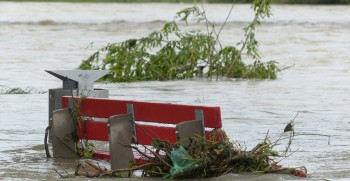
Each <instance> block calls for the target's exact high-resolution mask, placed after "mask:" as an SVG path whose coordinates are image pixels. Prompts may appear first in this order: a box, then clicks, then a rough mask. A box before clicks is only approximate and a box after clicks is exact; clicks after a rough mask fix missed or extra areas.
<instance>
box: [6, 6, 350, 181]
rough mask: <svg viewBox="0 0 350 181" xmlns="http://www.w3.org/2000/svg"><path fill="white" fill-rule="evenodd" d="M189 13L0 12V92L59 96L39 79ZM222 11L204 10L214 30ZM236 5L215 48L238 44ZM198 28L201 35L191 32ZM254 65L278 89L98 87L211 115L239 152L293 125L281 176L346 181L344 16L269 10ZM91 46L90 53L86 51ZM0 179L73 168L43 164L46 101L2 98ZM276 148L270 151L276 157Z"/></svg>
mask: <svg viewBox="0 0 350 181" xmlns="http://www.w3.org/2000/svg"><path fill="white" fill-rule="evenodd" d="M190 6H191V5H190V4H156V3H154V4H105V3H98V4H89V3H13V2H0V89H4V88H14V87H21V88H26V87H31V88H35V89H37V90H40V91H47V90H48V89H49V88H57V87H61V82H60V80H58V79H56V78H54V77H52V76H50V75H49V74H47V73H45V72H44V70H72V69H75V68H77V66H78V65H79V64H80V62H81V60H82V59H85V58H87V57H88V56H89V55H90V54H92V53H93V52H94V51H96V50H97V49H99V48H101V47H103V46H104V45H106V44H107V43H112V42H120V41H123V40H126V39H128V38H135V37H142V36H145V35H147V34H148V33H150V32H152V31H154V30H157V29H159V28H161V27H162V25H163V23H164V22H166V21H171V20H173V18H174V15H175V13H176V12H177V11H178V10H181V9H183V8H186V7H190ZM230 7H231V6H230V5H229V4H222V5H217V4H210V5H209V4H208V5H205V9H206V11H207V14H208V17H209V19H210V20H211V21H212V22H215V23H217V24H218V27H219V26H220V25H221V24H222V22H224V20H225V18H226V16H227V14H228V12H229V10H230ZM252 15H253V14H252V11H251V10H250V6H249V5H236V6H235V7H234V9H233V13H232V15H231V17H230V18H229V19H228V23H227V24H226V26H225V28H224V30H223V31H222V34H221V41H222V43H223V44H226V45H228V44H233V45H235V44H236V43H237V42H238V41H239V40H241V39H242V38H243V31H242V29H241V28H242V27H243V26H244V25H246V23H247V22H249V21H250V20H251V19H252ZM196 29H203V31H205V29H206V26H205V25H196ZM256 36H257V39H258V40H260V53H261V56H262V57H263V60H266V61H267V60H276V61H278V62H279V66H280V67H288V66H290V67H291V68H289V69H286V70H284V71H282V72H280V73H279V74H278V79H277V80H226V81H209V80H203V79H200V80H199V79H196V80H178V81H165V82H158V81H152V82H135V83H113V84H112V83H107V84H97V85H96V87H99V88H105V89H109V90H110V97H111V98H116V99H132V100H146V101H159V102H172V103H187V104H201V105H218V106H220V107H221V110H222V118H223V125H224V130H225V131H226V132H227V133H228V136H229V137H230V139H232V140H238V141H240V142H241V143H242V145H245V146H246V147H247V149H248V150H249V149H252V147H253V146H255V145H256V144H257V143H259V142H260V141H262V140H263V139H264V138H265V136H266V133H267V131H269V135H270V136H271V138H272V139H274V138H275V139H276V138H277V136H278V135H279V134H280V133H281V132H282V131H283V128H284V126H285V125H286V124H287V123H288V122H289V121H290V120H292V119H293V118H294V117H295V115H296V114H297V113H299V114H298V116H297V117H296V119H295V121H294V122H295V132H296V134H297V136H296V137H295V140H294V141H293V144H292V147H291V149H292V152H294V153H293V154H292V155H291V156H289V157H288V158H286V159H284V160H282V161H281V164H282V165H284V166H288V167H298V166H305V167H307V169H308V173H309V174H310V177H309V179H310V180H348V179H350V164H349V162H350V143H349V139H350V110H349V104H350V96H349V93H350V79H349V77H348V76H349V75H350V72H349V71H350V53H349V52H350V51H349V49H350V6H297V5H294V6H289V5H273V17H271V18H270V19H268V20H266V22H264V24H263V26H262V27H260V28H259V29H258V30H257V34H256ZM91 42H94V43H93V46H92V47H91V44H90V43H91ZM0 105H1V108H0V179H4V180H55V179H57V180H58V179H59V175H58V174H57V173H56V172H55V171H54V169H56V170H58V171H60V172H63V169H62V167H63V168H64V169H65V170H67V171H73V170H74V166H75V164H76V163H75V162H68V161H62V160H58V159H47V158H46V157H45V152H44V146H43V139H44V130H45V128H46V126H47V122H48V121H47V117H48V95H47V93H45V94H26V95H8V94H6V95H0ZM284 146H285V144H283V145H281V146H280V147H278V149H279V150H280V151H283V149H284V148H285V147H284ZM295 179H298V178H294V177H290V176H283V175H234V174H229V175H226V176H223V177H219V178H212V179H208V180H259V181H261V180H295ZM75 180H85V178H75ZM120 180H140V179H135V178H132V179H120Z"/></svg>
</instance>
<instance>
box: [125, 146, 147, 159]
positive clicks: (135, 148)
mask: <svg viewBox="0 0 350 181" xmlns="http://www.w3.org/2000/svg"><path fill="white" fill-rule="evenodd" d="M119 144H120V145H122V146H125V147H128V148H132V149H134V150H136V151H137V152H139V153H140V154H141V155H142V156H144V157H146V158H148V159H152V157H150V156H148V155H146V154H145V153H143V152H142V151H141V150H140V149H139V148H137V147H136V146H131V145H123V144H121V143H119Z"/></svg>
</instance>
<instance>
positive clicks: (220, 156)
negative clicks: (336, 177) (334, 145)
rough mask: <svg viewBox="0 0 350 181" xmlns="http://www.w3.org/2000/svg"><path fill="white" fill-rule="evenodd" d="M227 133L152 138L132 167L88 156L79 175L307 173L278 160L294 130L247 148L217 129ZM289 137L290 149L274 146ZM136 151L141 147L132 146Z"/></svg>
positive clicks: (205, 175)
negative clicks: (179, 139)
mask: <svg viewBox="0 0 350 181" xmlns="http://www.w3.org/2000/svg"><path fill="white" fill-rule="evenodd" d="M214 131H215V132H219V133H220V134H221V135H224V138H223V139H222V140H221V141H216V140H211V139H205V138H202V137H193V138H190V144H189V145H182V144H181V143H175V144H173V143H170V142H168V141H164V140H153V144H152V146H153V147H154V150H155V151H152V152H151V155H148V156H147V157H145V156H144V159H145V160H144V162H143V164H141V165H136V164H133V165H132V166H131V167H130V168H126V169H119V170H108V169H106V168H104V167H101V166H100V165H99V164H98V162H92V161H89V160H86V161H82V162H80V163H79V165H78V167H77V170H76V172H75V175H76V176H86V177H131V176H133V175H134V174H133V173H134V171H141V172H142V174H141V177H162V178H171V179H184V178H207V177H218V176H221V175H225V174H228V173H235V174H240V173H255V174H271V173H274V174H288V175H293V176H298V177H307V169H306V168H305V167H297V168H286V167H283V166H281V165H279V164H278V161H275V160H276V159H278V158H285V157H287V156H286V155H287V153H286V152H287V151H289V150H290V149H289V147H290V140H292V139H293V137H294V130H289V131H287V130H285V131H284V132H283V133H282V134H281V135H280V137H279V138H278V140H277V141H275V142H271V141H270V140H269V137H268V133H267V135H266V137H265V139H264V140H263V141H262V142H261V143H259V144H258V145H256V146H255V147H254V148H253V149H252V150H249V151H247V150H246V148H245V147H243V146H241V145H240V144H239V143H238V142H237V141H229V139H228V137H227V136H226V134H225V132H224V131H223V130H221V129H219V130H214ZM214 134H215V133H214ZM285 139H288V140H289V142H288V144H287V149H286V151H285V152H284V153H282V154H280V153H278V152H277V151H274V150H273V148H274V146H276V145H277V144H278V143H279V142H280V141H282V140H285ZM131 148H133V149H134V150H136V151H137V152H142V151H141V150H140V148H139V147H136V146H135V147H134V146H131Z"/></svg>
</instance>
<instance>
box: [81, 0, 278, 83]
mask: <svg viewBox="0 0 350 181" xmlns="http://www.w3.org/2000/svg"><path fill="white" fill-rule="evenodd" d="M233 7H234V5H232V8H231V11H232V9H233ZM270 8H271V7H270V3H269V1H268V0H255V1H254V2H253V4H252V9H253V11H254V13H255V16H254V19H253V20H252V22H251V23H249V24H248V25H247V26H246V27H244V28H243V30H244V40H242V41H240V42H238V43H237V45H236V46H223V45H222V44H221V42H220V40H219V37H220V33H221V31H222V29H223V28H224V26H225V23H226V22H225V23H224V24H223V25H222V26H221V27H220V29H219V30H216V27H215V25H214V24H213V23H211V22H210V21H209V20H208V19H207V17H206V14H205V11H204V6H203V4H202V10H201V9H200V8H199V7H198V6H195V7H192V8H187V9H184V10H182V11H180V12H178V13H177V16H176V18H175V20H174V21H172V22H169V23H166V24H165V25H164V27H163V28H162V29H161V30H160V31H154V32H152V33H150V34H149V35H148V36H147V37H143V38H140V39H129V40H126V41H123V42H119V43H112V44H109V45H107V46H106V47H104V48H102V49H100V50H99V51H97V52H96V53H94V54H93V55H91V56H90V57H89V58H88V59H87V60H84V61H83V62H82V63H81V65H80V66H79V69H83V70H90V69H93V70H100V69H102V70H106V69H107V70H111V73H110V74H109V75H107V76H105V77H104V78H103V79H104V80H105V81H111V82H132V81H148V80H174V79H189V78H195V77H207V78H210V79H212V78H216V79H219V78H220V77H227V78H244V79H246V78H247V79H254V78H256V79H276V77H277V75H276V74H277V72H278V71H279V69H278V67H277V66H276V64H277V62H276V61H268V62H262V61H261V57H260V55H259V52H258V45H259V43H258V41H257V40H256V38H255V32H254V31H255V29H256V28H257V27H258V26H260V25H261V20H262V19H264V18H267V17H270V15H271V10H270ZM231 11H230V13H229V15H230V14H231ZM229 15H228V17H229ZM228 17H227V18H228ZM190 18H192V19H191V20H193V21H194V22H195V23H196V24H199V23H205V24H206V26H207V32H201V31H186V30H181V28H180V25H182V26H185V27H184V29H187V28H189V27H188V26H189V25H190V23H189V21H190ZM243 56H247V57H248V58H250V59H253V62H254V63H252V64H250V65H246V64H245V63H244V62H243V60H242V57H243Z"/></svg>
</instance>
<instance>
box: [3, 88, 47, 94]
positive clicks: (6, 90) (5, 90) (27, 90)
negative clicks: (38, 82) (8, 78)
mask: <svg viewBox="0 0 350 181" xmlns="http://www.w3.org/2000/svg"><path fill="white" fill-rule="evenodd" d="M44 93H45V92H44V91H38V90H36V89H34V88H30V87H27V88H24V89H23V88H19V87H16V88H8V87H5V88H0V95H3V94H44Z"/></svg>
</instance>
